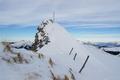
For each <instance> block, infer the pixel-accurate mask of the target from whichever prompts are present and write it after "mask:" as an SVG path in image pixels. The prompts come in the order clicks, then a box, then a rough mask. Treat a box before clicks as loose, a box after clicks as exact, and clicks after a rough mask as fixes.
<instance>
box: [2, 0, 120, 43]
mask: <svg viewBox="0 0 120 80" xmlns="http://www.w3.org/2000/svg"><path fill="white" fill-rule="evenodd" d="M119 7H120V0H0V41H4V40H11V41H13V40H14V41H16V40H23V39H24V40H33V39H34V35H35V33H36V27H37V25H39V24H40V22H41V21H42V20H43V19H45V18H51V17H52V12H53V11H55V12H56V22H57V23H59V24H61V25H62V26H63V27H65V29H67V30H68V31H69V32H70V33H71V34H72V35H73V36H74V37H75V38H76V39H79V40H81V41H120V8H119Z"/></svg>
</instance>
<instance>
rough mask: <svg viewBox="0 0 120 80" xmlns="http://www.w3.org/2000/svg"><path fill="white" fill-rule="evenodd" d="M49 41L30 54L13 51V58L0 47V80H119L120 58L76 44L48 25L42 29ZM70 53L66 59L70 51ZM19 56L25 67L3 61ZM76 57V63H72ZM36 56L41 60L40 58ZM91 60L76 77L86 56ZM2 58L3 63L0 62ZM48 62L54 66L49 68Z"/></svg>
mask: <svg viewBox="0 0 120 80" xmlns="http://www.w3.org/2000/svg"><path fill="white" fill-rule="evenodd" d="M44 30H45V32H46V33H47V34H48V36H49V38H50V43H48V44H47V45H45V46H43V47H42V48H41V49H38V51H37V52H33V51H30V50H25V49H16V48H13V47H12V50H13V52H15V53H14V54H13V53H11V52H9V51H7V52H6V51H4V47H5V46H4V45H3V44H2V43H1V44H0V80H53V79H52V75H51V72H50V71H52V72H53V74H54V76H57V77H60V80H64V76H65V75H67V76H68V77H69V80H73V79H72V78H71V74H70V72H72V73H73V75H74V77H75V79H76V80H120V69H119V68H120V58H119V57H116V56H112V55H109V54H105V52H104V51H102V50H100V49H97V48H96V47H93V46H90V45H84V44H82V43H81V44H79V43H77V41H76V40H75V39H74V38H73V37H72V36H71V35H70V34H69V33H68V32H67V31H66V30H65V29H64V28H63V27H62V26H61V25H59V24H57V23H49V24H47V25H46V26H45V28H44ZM72 48H73V51H72V53H71V54H70V55H69V52H70V50H71V49H72ZM18 53H19V54H21V55H22V57H23V58H24V59H25V60H27V61H28V63H25V62H23V63H15V62H14V61H13V60H11V63H8V62H6V61H5V60H4V59H11V57H14V56H15V55H16V54H18ZM75 53H77V56H76V59H75V60H73V58H74V55H75ZM39 54H43V55H44V57H42V59H41V58H39V57H38V56H39ZM88 55H89V56H90V57H89V59H88V61H87V63H86V65H85V67H84V68H83V70H82V72H81V73H78V72H79V70H80V68H81V67H82V65H83V64H84V62H85V60H86V58H87V56H88ZM3 58H4V59H3ZM50 58H51V59H52V62H53V63H54V64H53V66H51V65H50V64H49V60H50Z"/></svg>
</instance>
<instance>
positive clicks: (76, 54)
mask: <svg viewBox="0 0 120 80" xmlns="http://www.w3.org/2000/svg"><path fill="white" fill-rule="evenodd" d="M76 56H77V53H75V56H74V58H73V60H74V61H75V58H76Z"/></svg>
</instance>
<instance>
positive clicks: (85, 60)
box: [79, 55, 89, 73]
mask: <svg viewBox="0 0 120 80" xmlns="http://www.w3.org/2000/svg"><path fill="white" fill-rule="evenodd" d="M88 59H89V55H88V56H87V58H86V60H85V62H84V64H83V66H82V68H81V69H80V71H79V73H81V72H82V70H83V68H84V67H85V65H86V63H87V61H88Z"/></svg>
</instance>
